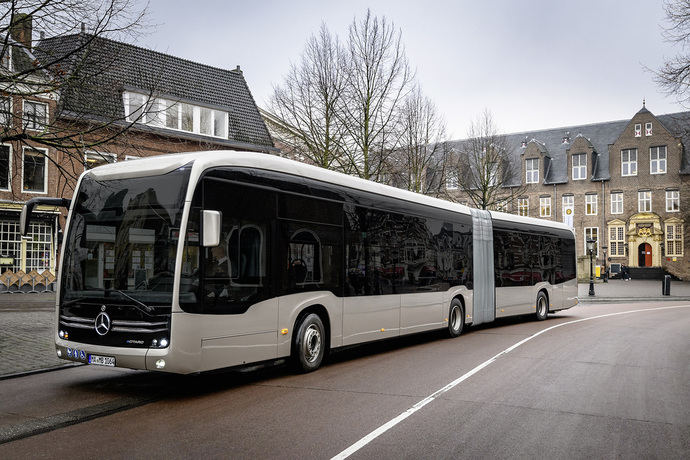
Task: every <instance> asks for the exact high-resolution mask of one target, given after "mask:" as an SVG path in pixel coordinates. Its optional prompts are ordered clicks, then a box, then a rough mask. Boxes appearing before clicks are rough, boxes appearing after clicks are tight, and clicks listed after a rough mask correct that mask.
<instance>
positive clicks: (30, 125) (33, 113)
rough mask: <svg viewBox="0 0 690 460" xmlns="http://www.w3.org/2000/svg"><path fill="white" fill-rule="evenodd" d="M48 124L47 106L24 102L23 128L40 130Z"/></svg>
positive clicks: (40, 103) (39, 103)
mask: <svg viewBox="0 0 690 460" xmlns="http://www.w3.org/2000/svg"><path fill="white" fill-rule="evenodd" d="M46 124H48V104H44V103H42V102H34V101H26V100H25V101H24V128H25V129H32V130H41V129H43V128H44V127H45V125H46Z"/></svg>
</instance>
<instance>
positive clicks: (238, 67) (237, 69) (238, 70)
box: [233, 66, 242, 75]
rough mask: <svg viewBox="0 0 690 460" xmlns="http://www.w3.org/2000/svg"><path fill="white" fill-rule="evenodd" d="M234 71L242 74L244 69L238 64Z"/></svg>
mask: <svg viewBox="0 0 690 460" xmlns="http://www.w3.org/2000/svg"><path fill="white" fill-rule="evenodd" d="M233 72H237V73H238V74H240V75H242V69H240V66H237V68H235V70H233Z"/></svg>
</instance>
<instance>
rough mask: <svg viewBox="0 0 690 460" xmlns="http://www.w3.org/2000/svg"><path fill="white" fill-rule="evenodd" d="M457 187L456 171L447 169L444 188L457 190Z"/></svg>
mask: <svg viewBox="0 0 690 460" xmlns="http://www.w3.org/2000/svg"><path fill="white" fill-rule="evenodd" d="M457 189H458V172H457V171H448V174H447V175H446V190H457Z"/></svg>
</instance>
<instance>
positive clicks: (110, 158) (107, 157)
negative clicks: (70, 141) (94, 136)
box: [84, 152, 117, 169]
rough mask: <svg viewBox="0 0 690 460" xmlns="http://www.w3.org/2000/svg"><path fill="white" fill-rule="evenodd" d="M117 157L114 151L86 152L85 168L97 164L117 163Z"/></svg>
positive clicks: (90, 167) (93, 166) (91, 167)
mask: <svg viewBox="0 0 690 460" xmlns="http://www.w3.org/2000/svg"><path fill="white" fill-rule="evenodd" d="M116 161H117V157H116V156H115V155H114V154H112V153H104V152H86V153H85V154H84V168H85V169H93V168H95V167H97V166H102V165H106V164H108V163H115V162H116Z"/></svg>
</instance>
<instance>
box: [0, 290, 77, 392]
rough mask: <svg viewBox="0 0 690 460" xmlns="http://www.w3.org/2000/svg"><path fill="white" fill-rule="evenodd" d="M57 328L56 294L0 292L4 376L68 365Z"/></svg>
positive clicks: (1, 371) (0, 374) (0, 362)
mask: <svg viewBox="0 0 690 460" xmlns="http://www.w3.org/2000/svg"><path fill="white" fill-rule="evenodd" d="M54 330H55V294H53V293H45V294H0V378H2V377H3V376H7V375H10V374H18V373H22V372H30V371H34V370H37V369H47V368H53V367H59V366H62V365H64V364H68V362H67V361H63V360H61V359H58V358H57V356H56V355H55V339H54V336H53V334H54Z"/></svg>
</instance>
